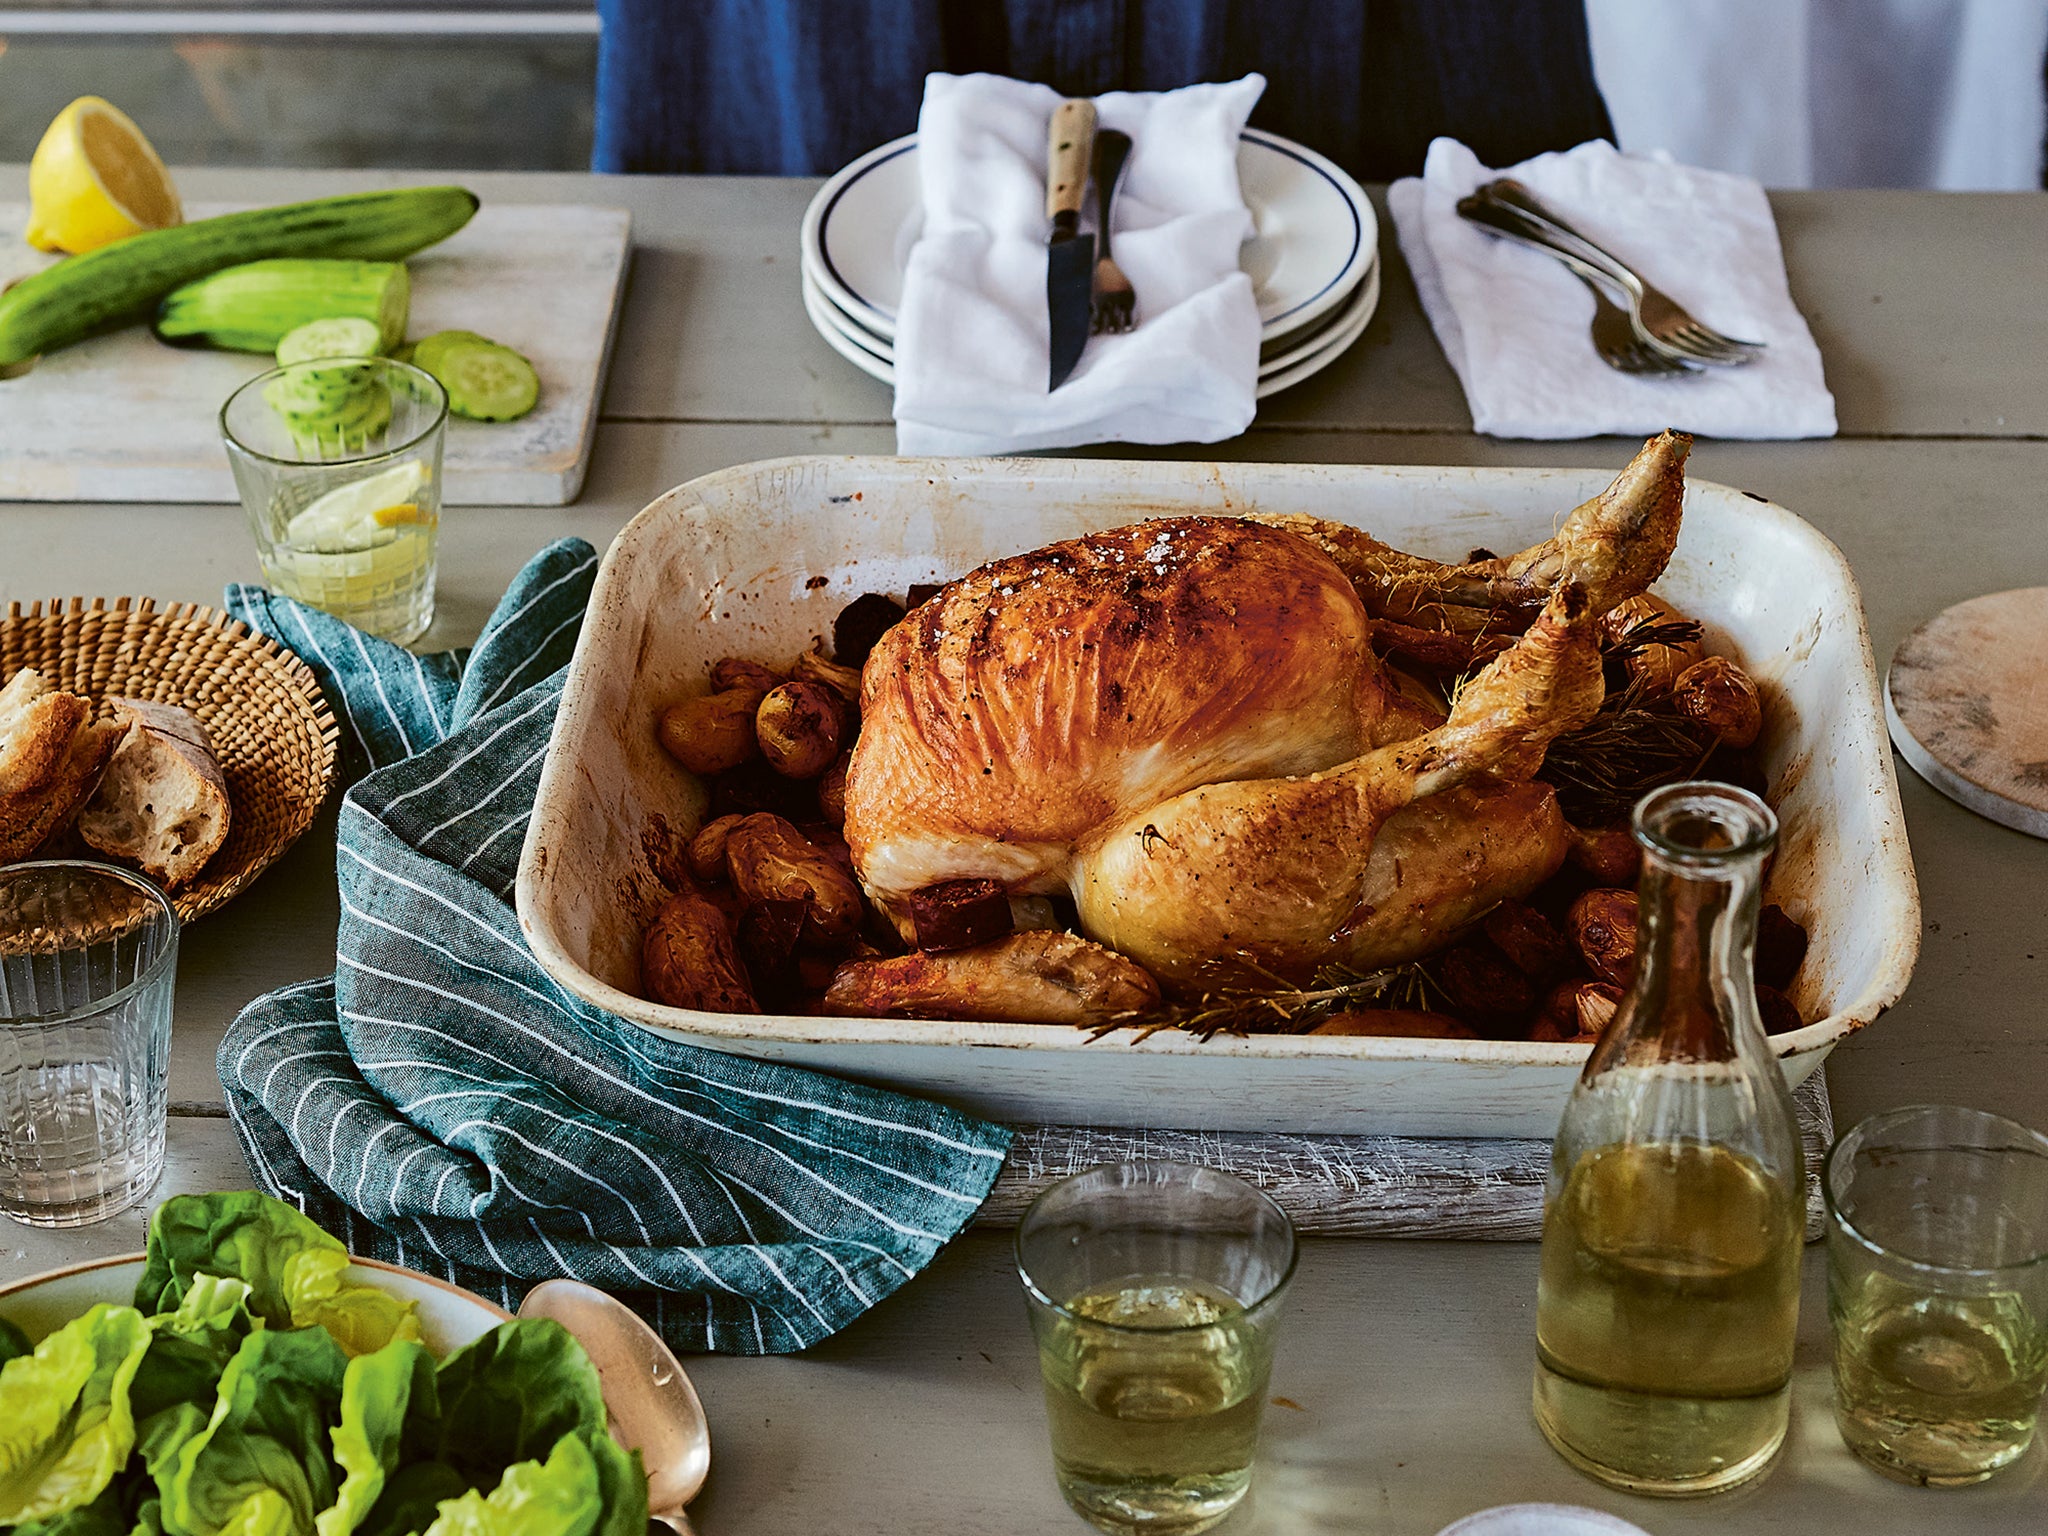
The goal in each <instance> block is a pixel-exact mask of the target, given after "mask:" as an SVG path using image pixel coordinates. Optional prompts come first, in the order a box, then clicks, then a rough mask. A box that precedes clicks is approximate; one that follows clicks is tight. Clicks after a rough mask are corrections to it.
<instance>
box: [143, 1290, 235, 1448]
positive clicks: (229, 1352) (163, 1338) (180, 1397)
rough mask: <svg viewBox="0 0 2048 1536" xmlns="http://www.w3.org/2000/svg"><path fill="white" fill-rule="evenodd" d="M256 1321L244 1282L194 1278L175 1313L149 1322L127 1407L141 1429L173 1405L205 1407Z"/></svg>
mask: <svg viewBox="0 0 2048 1536" xmlns="http://www.w3.org/2000/svg"><path fill="white" fill-rule="evenodd" d="M262 1326H263V1325H262V1323H261V1321H260V1320H258V1319H256V1318H253V1317H251V1316H250V1315H249V1286H248V1283H247V1282H246V1281H242V1280H231V1279H226V1278H223V1277H221V1276H218V1275H194V1276H193V1277H192V1281H191V1284H190V1287H189V1288H188V1289H187V1290H186V1292H185V1299H184V1300H183V1301H181V1302H180V1303H179V1304H178V1310H177V1311H175V1312H159V1313H158V1314H157V1315H156V1316H155V1317H152V1318H151V1319H150V1320H149V1328H150V1334H151V1338H150V1344H149V1353H148V1354H146V1355H144V1356H143V1357H142V1368H141V1369H140V1370H138V1371H137V1372H136V1373H135V1381H134V1384H133V1386H132V1387H131V1388H130V1389H129V1401H130V1402H131V1404H132V1405H133V1407H134V1411H135V1419H136V1422H137V1423H141V1422H142V1421H143V1420H144V1419H148V1418H151V1417H153V1416H155V1415H156V1414H158V1413H160V1412H162V1411H163V1410H164V1409H166V1408H168V1407H170V1406H172V1405H173V1404H175V1403H198V1404H205V1405H207V1406H209V1407H210V1406H211V1405H212V1403H213V1400H214V1398H215V1396H216V1394H217V1393H218V1391H219V1388H220V1376H221V1372H222V1371H224V1370H226V1369H227V1364H228V1362H229V1361H230V1360H232V1359H234V1357H235V1351H236V1350H238V1349H240V1348H241V1347H242V1340H243V1339H245V1338H247V1337H248V1336H249V1335H250V1334H251V1333H252V1332H254V1331H255V1330H256V1329H257V1328H260V1327H262Z"/></svg>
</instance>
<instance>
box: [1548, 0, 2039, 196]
mask: <svg viewBox="0 0 2048 1536" xmlns="http://www.w3.org/2000/svg"><path fill="white" fill-rule="evenodd" d="M1586 17H1587V21H1588V23H1589V25H1590V29H1591V33H1592V40H1593V67H1594V71H1595V73H1596V74H1597V75H1598V77H1599V81H1600V89H1601V92H1602V94H1604V95H1605V96H1606V98H1607V107H1608V111H1609V112H1610V113H1611V114H1612V115H1613V118H1614V129H1615V136H1616V138H1617V139H1618V140H1619V141H1620V143H1621V147H1622V148H1623V149H1626V150H1637V151H1647V150H1668V151H1669V152H1670V153H1671V154H1672V155H1673V156H1674V157H1676V158H1677V159H1680V160H1683V161H1685V162H1687V163H1688V164H1692V165H1703V166H1710V167H1712V168H1714V169H1716V170H1726V171H1739V172H1741V173H1743V174H1745V175H1749V176H1754V177H1756V178H1757V179H1758V180H1759V181H1761V182H1763V183H1764V184H1765V185H1766V186H1773V187H1940V188H1946V189H1949V190H1952V191H1961V190H1988V191H2004V190H2014V191H2016V190H2022V189H2037V188H2039V187H2040V185H2041V170H2042V139H2043V132H2044V127H2048V113H2044V108H2043V79H2042V68H2043V56H2044V54H2048V0H1587V3H1586Z"/></svg>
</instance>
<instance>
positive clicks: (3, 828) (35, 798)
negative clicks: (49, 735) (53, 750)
mask: <svg viewBox="0 0 2048 1536" xmlns="http://www.w3.org/2000/svg"><path fill="white" fill-rule="evenodd" d="M121 729H122V728H121V727H120V726H118V725H90V724H88V725H83V726H80V727H79V728H78V730H76V731H75V732H73V733H72V736H71V741H70V745H69V748H68V750H67V751H66V752H65V754H64V760H63V762H62V763H60V764H59V765H58V768H57V771H56V773H55V774H53V775H52V776H51V777H50V779H49V781H48V782H47V783H45V784H43V785H42V786H41V787H40V788H38V789H32V790H26V791H23V792H22V793H19V794H12V795H4V796H0V864H6V863H10V862H12V861H13V860H15V859H25V858H27V857H28V856H29V855H30V854H32V853H34V852H35V851H36V848H37V847H38V846H39V845H40V844H41V843H42V841H43V840H44V839H45V838H47V837H48V836H49V835H50V834H51V833H53V832H55V831H57V830H58V829H59V828H60V827H63V826H64V825H66V824H67V823H68V822H69V821H70V820H71V818H72V817H73V816H74V815H76V814H77V813H78V808H79V807H80V806H81V805H83V804H84V803H85V802H86V799H87V798H88V797H89V796H90V795H91V794H92V792H93V790H94V789H95V788H96V787H98V785H99V782H100V775H101V774H103V773H104V772H106V768H107V763H108V760H109V759H110V758H112V757H113V755H114V748H115V747H117V746H119V745H120V742H121Z"/></svg>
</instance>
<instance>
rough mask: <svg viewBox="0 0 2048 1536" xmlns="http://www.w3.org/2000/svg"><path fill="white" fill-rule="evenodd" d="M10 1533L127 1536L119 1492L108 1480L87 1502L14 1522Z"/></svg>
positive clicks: (30, 1535)
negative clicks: (44, 1516)
mask: <svg viewBox="0 0 2048 1536" xmlns="http://www.w3.org/2000/svg"><path fill="white" fill-rule="evenodd" d="M12 1536H128V1522H127V1521H126V1520H124V1519H122V1518H121V1499H120V1495H119V1494H118V1493H117V1492H116V1491H115V1489H114V1487H113V1486H112V1485H111V1484H109V1485H108V1487H107V1488H106V1490H105V1491H104V1492H102V1493H101V1494H100V1496H99V1497H98V1498H96V1499H94V1500H93V1501H92V1502H91V1503H90V1504H84V1505H80V1506H79V1507H78V1508H77V1509H74V1510H69V1511H67V1512H65V1513H64V1514H61V1515H52V1516H51V1517H50V1518H49V1519H47V1520H31V1521H29V1522H28V1523H27V1524H25V1525H17V1526H16V1527H15V1528H14V1531H13V1533H12Z"/></svg>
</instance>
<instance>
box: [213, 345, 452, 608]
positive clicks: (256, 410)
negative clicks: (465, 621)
mask: <svg viewBox="0 0 2048 1536" xmlns="http://www.w3.org/2000/svg"><path fill="white" fill-rule="evenodd" d="M322 390H325V391H328V394H327V395H326V396H324V397H323V396H322V395H321V394H320V391H322ZM337 393H338V395H339V398H341V399H343V400H344V401H345V402H352V403H345V404H344V405H342V406H340V407H335V408H333V409H332V411H331V413H330V414H329V415H327V416H314V417H308V416H306V415H304V414H296V415H295V414H291V413H290V412H289V411H288V410H287V409H286V407H288V406H292V405H295V404H301V403H304V402H307V401H311V400H319V399H322V398H327V399H333V398H336V396H337ZM364 400H368V401H370V402H373V404H372V405H368V406H366V405H363V404H361V403H360V402H362V401H364ZM387 409H388V415H387ZM351 422H353V423H354V424H353V425H350V423H351ZM447 423H448V395H447V392H446V391H445V390H443V389H442V388H441V384H440V381H439V380H437V379H436V378H435V377H434V376H433V375H432V374H430V373H426V372H424V371H422V370H421V369H418V368H414V367H413V366H411V365H410V364H408V363H400V362H394V361H393V360H392V359H390V358H388V357H377V358H350V359H340V360H336V359H332V358H320V359H316V360H314V361H311V362H303V363H293V364H291V365H290V366H288V367H284V368H275V369H272V370H271V371H270V372H269V373H266V374H262V375H260V376H259V377H257V378H254V379H251V380H250V381H249V382H248V383H247V384H244V385H243V386H242V387H241V388H240V389H238V390H236V391H235V392H234V394H232V395H230V396H229V397H228V403H227V404H226V405H224V406H222V407H221V413H220V430H221V438H222V441H223V442H224V443H225V444H226V445H227V455H228V464H229V466H230V467H231V468H232V469H233V470H234V474H235V487H236V489H237V490H238V491H239V492H240V493H241V497H242V509H243V511H245V512H246V513H248V515H249V531H250V532H251V533H252V534H254V535H255V538H256V558H257V560H258V562H259V563H260V564H261V565H262V567H263V579H264V580H265V581H267V582H268V583H269V584H270V585H271V586H272V587H274V588H275V589H276V590H278V591H280V592H282V593H284V594H285V595H286V596H287V597H295V598H297V599H298V600H299V601H300V602H302V603H307V604H310V605H311V606H312V607H315V608H319V609H322V610H324V611H325V612H327V613H331V614H333V615H334V616H335V617H336V618H339V619H345V620H347V621H348V622H349V623H351V624H353V625H355V626H356V627H357V628H358V629H363V630H367V631H368V632H369V633H371V634H373V635H378V636H381V637H382V638H384V639H386V640H391V641H394V642H396V643H397V644H400V645H403V644H405V643H406V642H407V641H410V640H415V639H417V638H418V637H419V636H420V635H421V634H423V633H424V632H425V630H426V628H427V626H428V625H429V624H431V623H432V622H433V619H434V572H435V561H436V555H437V550H438V545H439V534H440V524H441V444H442V439H443V437H444V436H445V434H446V429H447Z"/></svg>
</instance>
